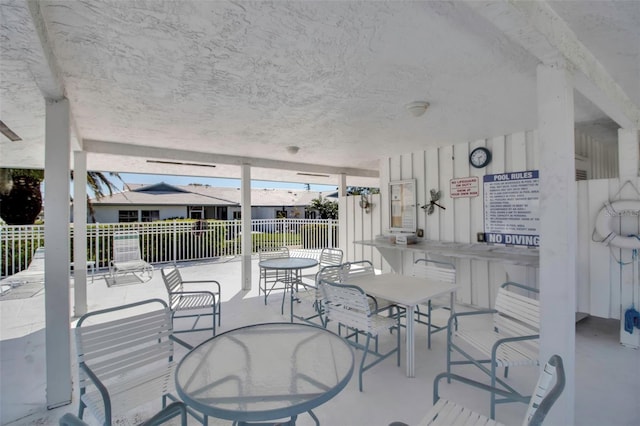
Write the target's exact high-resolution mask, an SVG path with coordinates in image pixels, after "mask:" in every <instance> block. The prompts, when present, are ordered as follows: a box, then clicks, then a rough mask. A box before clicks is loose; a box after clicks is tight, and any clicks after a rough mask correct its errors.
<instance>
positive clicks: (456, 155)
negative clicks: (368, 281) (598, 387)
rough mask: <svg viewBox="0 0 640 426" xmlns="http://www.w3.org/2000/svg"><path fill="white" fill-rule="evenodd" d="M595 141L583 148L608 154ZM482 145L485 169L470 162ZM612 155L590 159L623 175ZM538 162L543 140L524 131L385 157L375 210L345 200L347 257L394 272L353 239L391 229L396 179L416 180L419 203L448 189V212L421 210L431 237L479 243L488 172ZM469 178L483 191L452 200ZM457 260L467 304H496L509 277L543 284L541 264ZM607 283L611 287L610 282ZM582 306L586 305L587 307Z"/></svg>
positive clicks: (406, 257) (408, 263)
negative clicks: (391, 189)
mask: <svg viewBox="0 0 640 426" xmlns="http://www.w3.org/2000/svg"><path fill="white" fill-rule="evenodd" d="M595 144H596V142H594V141H592V140H589V141H588V142H584V143H582V145H581V146H588V145H592V146H591V148H590V149H592V150H591V151H587V154H588V155H589V156H599V155H601V154H603V153H604V152H605V150H599V149H595V148H594V146H595ZM479 146H484V147H487V148H489V149H490V150H491V152H492V161H491V164H489V166H487V167H486V168H484V169H475V168H473V167H471V166H470V165H469V153H470V152H471V151H472V150H473V149H474V148H476V147H479ZM606 153H607V155H606V156H604V155H603V156H602V157H599V158H600V159H602V160H603V161H602V163H603V164H602V165H600V162H599V160H598V158H590V161H591V163H592V164H593V166H592V167H593V169H592V170H601V172H599V173H605V174H606V173H611V174H614V173H615V174H617V161H612V160H611V156H614V157H615V156H616V152H615V150H614V152H612V153H609V152H608V151H606ZM583 155H584V154H583ZM585 156H586V155H585ZM538 164H539V163H538V140H537V133H536V132H535V131H526V132H518V133H513V134H510V135H505V136H498V137H494V138H489V139H480V140H475V141H470V142H468V143H464V144H457V145H452V146H445V147H440V148H428V149H426V150H424V151H419V152H413V153H408V154H401V155H397V156H393V157H390V158H386V159H383V160H382V161H381V166H380V182H381V183H380V190H381V194H380V195H379V196H376V197H375V198H373V203H374V208H373V209H372V211H371V213H370V214H368V215H367V214H366V213H364V211H363V210H362V209H361V208H360V207H359V206H358V201H359V200H360V198H359V197H342V198H341V199H340V210H341V211H343V212H344V211H346V212H347V215H346V219H344V222H346V223H343V222H341V224H340V231H341V236H340V238H341V239H340V241H341V244H340V245H341V247H343V248H346V249H345V254H346V259H347V260H356V259H369V260H372V261H373V262H374V265H375V266H376V268H379V269H382V270H383V271H390V269H391V268H390V266H389V265H388V264H387V263H386V262H385V261H384V259H383V258H382V256H381V255H380V254H379V253H378V252H377V250H376V249H373V248H370V247H363V246H361V245H359V244H354V243H353V241H358V240H367V239H373V238H375V236H376V235H378V234H380V233H382V232H384V231H385V230H386V229H387V228H388V221H389V212H388V211H387V209H388V206H389V194H388V183H389V182H390V181H392V180H400V179H416V183H417V201H418V204H419V206H422V205H425V204H428V203H429V200H430V193H429V191H430V190H431V189H435V190H440V191H442V198H441V204H442V205H444V207H446V210H441V209H438V208H436V209H435V212H434V213H433V214H431V215H427V214H426V212H425V210H423V209H420V208H418V209H417V210H418V213H417V214H418V228H420V229H423V230H424V235H425V238H426V239H430V240H437V241H453V242H460V243H474V242H476V234H477V233H478V232H483V230H484V228H483V220H484V219H483V201H482V200H483V198H482V197H483V193H482V190H483V188H482V177H483V176H484V175H485V174H496V173H504V172H516V171H524V170H537V169H538ZM468 176H478V178H479V181H480V195H479V196H478V197H475V198H458V199H452V198H451V197H450V195H449V192H450V180H451V179H453V178H462V177H468ZM345 225H346V226H345ZM580 229H582V228H580ZM581 232H582V233H584V232H585V231H581ZM589 232H590V231H589ZM589 235H590V234H589ZM343 242H345V243H346V244H343ZM419 257H422V256H420V255H419V254H416V255H414V254H411V253H406V252H404V253H402V269H403V270H402V272H403V273H406V274H408V273H410V272H411V268H412V265H413V262H414V260H415V259H417V258H419ZM448 260H450V261H451V260H453V259H448ZM453 261H454V262H455V264H456V268H457V272H458V284H459V285H460V291H459V292H458V294H457V297H458V301H459V302H462V303H468V304H474V305H478V306H482V307H492V305H493V301H494V299H495V295H496V292H497V289H498V287H499V286H500V284H502V283H503V282H505V281H509V280H510V281H516V282H520V283H523V284H527V285H530V286H533V287H537V286H538V269H537V268H531V267H524V266H515V265H506V264H502V263H498V262H486V261H478V260H466V259H457V260H453ZM606 283H607V284H606V287H607V288H608V287H609V285H608V280H607V281H606ZM579 286H580V290H579V291H580V292H581V294H582V292H589V291H590V290H588V289H585V288H584V285H582V284H581V283H579ZM581 297H583V296H581ZM583 298H584V297H583ZM579 306H580V307H581V308H582V306H581V305H579ZM581 310H582V309H581ZM585 312H589V311H585Z"/></svg>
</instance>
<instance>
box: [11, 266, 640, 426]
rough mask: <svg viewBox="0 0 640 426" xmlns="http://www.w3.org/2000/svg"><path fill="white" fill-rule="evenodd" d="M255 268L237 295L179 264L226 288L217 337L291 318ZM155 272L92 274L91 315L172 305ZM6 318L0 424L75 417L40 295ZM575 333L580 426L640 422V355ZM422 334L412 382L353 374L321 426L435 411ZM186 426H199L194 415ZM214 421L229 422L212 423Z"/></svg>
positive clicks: (603, 332) (614, 331)
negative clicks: (58, 379)
mask: <svg viewBox="0 0 640 426" xmlns="http://www.w3.org/2000/svg"><path fill="white" fill-rule="evenodd" d="M253 263H254V264H253V283H254V290H251V291H249V292H244V291H242V290H241V289H240V261H239V259H234V258H231V259H226V260H223V261H218V262H201V263H191V264H181V265H180V268H181V271H182V274H183V277H184V279H185V280H188V279H205V278H211V279H216V280H218V281H219V282H220V284H221V286H222V326H221V328H220V330H219V331H220V332H223V331H226V330H230V329H233V328H237V327H240V326H243V325H248V324H254V323H259V322H272V321H288V320H289V311H288V306H285V314H284V316H283V315H281V314H280V302H281V294H280V293H278V294H273V295H272V296H271V297H270V298H269V303H268V305H267V306H265V305H264V299H263V298H262V297H258V291H257V283H258V268H257V259H256V260H254V262H253ZM157 268H158V266H157V265H156V271H155V274H154V277H153V279H152V280H151V281H149V282H147V283H140V284H131V285H121V286H116V287H107V285H106V282H105V280H104V278H103V277H101V276H99V275H98V276H96V279H95V281H94V282H93V283H89V284H88V299H89V310H96V309H101V308H106V307H111V306H117V305H121V304H125V303H129V302H134V301H138V300H142V299H148V298H154V297H159V298H162V299H165V300H166V291H165V289H164V285H163V283H162V278H161V276H160V272H159V270H157ZM72 305H73V303H72ZM463 309H464V308H463ZM0 319H1V321H2V324H1V328H0V333H1V335H0V338H1V341H0V361H1V363H0V373H1V375H0V400H1V403H0V422H1V424H2V425H54V424H57V422H58V419H59V418H60V416H62V414H64V413H66V412H72V413H76V411H77V399H78V389H77V388H74V393H73V402H72V403H71V404H69V405H67V406H64V407H59V408H57V409H55V410H46V408H45V405H46V398H45V355H44V350H45V337H44V296H43V292H40V293H38V294H36V295H35V296H32V297H28V298H21V299H8V300H0ZM480 325H481V324H480ZM179 327H180V325H178V328H179ZM576 327H577V332H576V424H578V425H594V426H596V425H598V426H600V425H638V424H640V351H638V350H633V349H629V348H625V347H623V346H621V345H620V344H619V343H618V342H619V336H618V334H619V323H618V321H614V320H603V319H598V318H593V317H590V318H587V319H585V320H583V321H581V322H580V323H578V324H577V326H576ZM417 331H418V333H419V336H418V338H417V341H416V348H417V354H416V377H415V378H407V377H406V376H405V366H404V353H403V355H402V364H401V367H400V368H398V367H397V366H396V364H395V361H394V359H393V358H391V359H388V360H385V361H384V362H382V363H381V364H379V365H378V366H376V367H374V368H372V369H371V370H369V371H367V372H366V373H365V375H364V392H359V391H358V380H357V376H356V375H354V377H353V378H352V379H351V381H350V383H349V384H348V385H347V387H346V388H345V389H344V390H343V391H342V392H341V393H340V394H338V395H337V396H336V397H335V398H334V399H332V400H330V401H329V402H327V403H326V404H324V405H322V406H320V407H318V408H317V409H315V410H314V412H315V414H316V415H317V416H318V418H319V419H320V422H321V423H322V424H323V425H388V424H389V423H390V422H392V421H403V422H406V423H408V424H417V423H418V422H419V420H420V419H421V418H422V416H423V415H424V413H425V412H426V411H427V410H428V409H429V407H430V406H431V404H432V381H433V377H434V376H435V375H436V374H438V373H440V372H442V371H444V370H445V368H446V361H445V359H446V358H445V348H446V336H445V335H444V334H443V333H439V334H436V335H435V336H434V340H433V346H432V349H431V350H427V349H426V337H425V335H424V333H423V332H424V328H423V327H418V328H417ZM209 336H210V335H209V333H207V332H198V333H189V334H181V338H184V339H185V340H188V341H189V342H190V343H192V344H197V343H199V342H201V341H203V340H205V339H206V338H208V337H209ZM403 341H404V336H403ZM384 343H385V342H383V344H384ZM402 350H403V351H404V347H403V348H402ZM74 353H75V352H74V351H73V350H72V354H74ZM185 353H186V350H185V349H184V348H181V347H179V346H177V357H178V359H179V358H180V357H182V356H183V355H184V354H185ZM360 356H361V353H360V352H356V362H358V360H359V358H360ZM283 362H285V361H284V360H283ZM76 370H77V367H76V365H75V362H73V366H72V371H73V373H74V375H75V374H77V371H76ZM476 370H477V369H475V368H472V367H466V368H458V369H456V370H455V371H456V372H458V373H461V374H462V375H465V376H469V377H474V378H476V379H479V380H485V377H483V375H482V374H479V372H478V371H476ZM536 377H537V369H535V368H514V369H512V371H511V372H510V377H509V381H510V382H511V383H513V384H515V387H516V389H520V390H522V391H523V392H526V391H528V390H530V389H532V388H533V386H534V384H535V380H536ZM76 381H77V380H76V378H75V377H74V382H76ZM442 393H443V395H445V396H447V397H449V398H450V399H455V400H456V401H459V402H461V403H463V404H464V405H466V406H468V407H469V408H471V409H474V410H477V411H479V412H482V413H488V410H489V396H488V395H487V394H485V393H483V392H482V391H479V390H475V389H470V388H469V387H467V386H465V385H462V384H456V383H453V384H451V385H445V386H444V388H443V391H442ZM157 409H159V405H155V406H151V405H150V406H145V407H141V408H140V409H139V410H136V411H135V412H131V413H127V415H126V416H125V417H120V418H118V419H117V421H116V422H114V424H118V425H122V426H125V425H134V424H136V423H137V422H139V421H140V420H141V419H144V418H146V417H147V416H148V414H149V413H152V412H155V411H156V410H157ZM525 409H526V407H525V405H524V404H518V403H511V404H502V405H499V406H498V408H497V420H498V421H501V422H503V423H506V424H514V425H515V424H521V423H522V418H523V416H524V412H525ZM85 420H86V421H88V422H89V423H90V424H95V419H93V418H92V417H91V415H90V414H88V415H85ZM189 424H198V423H197V422H196V421H195V420H194V419H193V418H190V419H189ZM209 424H213V425H217V424H221V425H223V424H231V422H228V421H222V420H218V419H211V418H210V419H209ZM297 424H298V425H301V426H305V425H311V424H313V421H312V419H311V418H310V417H309V416H308V415H306V414H305V415H301V416H300V417H299V418H298V422H297Z"/></svg>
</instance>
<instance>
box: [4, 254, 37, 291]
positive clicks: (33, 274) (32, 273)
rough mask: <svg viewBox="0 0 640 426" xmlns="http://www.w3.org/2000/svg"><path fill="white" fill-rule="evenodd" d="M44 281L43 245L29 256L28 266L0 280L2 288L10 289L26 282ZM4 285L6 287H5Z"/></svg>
mask: <svg viewBox="0 0 640 426" xmlns="http://www.w3.org/2000/svg"><path fill="white" fill-rule="evenodd" d="M41 282H44V247H38V248H37V249H36V250H35V251H34V252H33V256H32V257H31V261H30V262H29V266H28V267H27V269H24V270H22V271H20V272H17V273H15V274H13V275H11V276H9V277H7V278H4V279H3V280H2V281H0V284H2V288H3V289H7V290H9V289H11V288H12V287H17V286H20V285H23V284H28V283H41ZM5 286H6V287H5Z"/></svg>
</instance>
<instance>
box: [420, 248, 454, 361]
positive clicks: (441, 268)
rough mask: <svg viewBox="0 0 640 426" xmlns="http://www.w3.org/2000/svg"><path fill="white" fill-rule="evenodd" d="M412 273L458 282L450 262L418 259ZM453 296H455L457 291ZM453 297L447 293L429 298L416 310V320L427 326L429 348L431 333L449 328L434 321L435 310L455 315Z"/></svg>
mask: <svg viewBox="0 0 640 426" xmlns="http://www.w3.org/2000/svg"><path fill="white" fill-rule="evenodd" d="M412 275H413V276H414V277H419V278H425V279H427V280H434V281H442V282H446V283H450V284H455V283H456V267H455V265H454V264H452V263H449V262H441V261H438V260H432V259H418V260H416V261H415V262H414V264H413V272H412ZM452 297H455V293H454V294H453V295H452ZM452 297H450V296H449V295H447V296H443V297H439V298H435V299H432V300H429V302H427V303H426V304H424V305H421V306H418V308H417V310H416V318H415V319H416V321H417V322H419V323H421V324H424V325H426V326H427V348H428V349H431V335H432V334H434V333H437V332H439V331H442V330H446V329H447V326H446V325H445V324H442V325H438V324H435V323H434V322H433V315H432V314H433V311H434V310H436V309H446V310H448V311H450V315H453V314H454V313H455V305H454V303H453V301H452V300H451V299H452Z"/></svg>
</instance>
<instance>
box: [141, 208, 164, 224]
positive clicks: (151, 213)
mask: <svg viewBox="0 0 640 426" xmlns="http://www.w3.org/2000/svg"><path fill="white" fill-rule="evenodd" d="M154 220H160V210H142V218H141V221H142V222H153V221H154Z"/></svg>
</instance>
